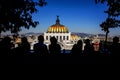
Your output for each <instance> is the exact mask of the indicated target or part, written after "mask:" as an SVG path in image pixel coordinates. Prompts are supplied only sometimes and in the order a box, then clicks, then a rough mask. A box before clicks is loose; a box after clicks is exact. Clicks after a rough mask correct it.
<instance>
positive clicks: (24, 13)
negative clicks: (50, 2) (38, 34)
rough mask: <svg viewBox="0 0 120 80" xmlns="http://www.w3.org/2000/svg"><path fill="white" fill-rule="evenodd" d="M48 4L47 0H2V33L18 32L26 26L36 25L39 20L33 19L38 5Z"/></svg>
mask: <svg viewBox="0 0 120 80" xmlns="http://www.w3.org/2000/svg"><path fill="white" fill-rule="evenodd" d="M44 5H46V2H45V0H10V1H9V0H0V33H1V32H6V31H11V33H17V32H19V31H21V28H22V27H24V28H26V29H29V28H30V26H32V27H36V25H37V24H38V21H33V20H32V14H33V13H35V12H37V11H38V9H37V8H36V7H37V6H40V7H42V6H44Z"/></svg>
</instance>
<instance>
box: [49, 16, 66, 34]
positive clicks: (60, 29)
mask: <svg viewBox="0 0 120 80" xmlns="http://www.w3.org/2000/svg"><path fill="white" fill-rule="evenodd" d="M47 33H68V29H67V28H66V27H65V26H64V25H61V24H60V20H59V16H57V20H56V24H54V25H52V26H50V27H49V28H48V30H47Z"/></svg>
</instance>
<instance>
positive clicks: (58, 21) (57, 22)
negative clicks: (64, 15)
mask: <svg viewBox="0 0 120 80" xmlns="http://www.w3.org/2000/svg"><path fill="white" fill-rule="evenodd" d="M56 24H60V20H59V16H58V15H57V20H56Z"/></svg>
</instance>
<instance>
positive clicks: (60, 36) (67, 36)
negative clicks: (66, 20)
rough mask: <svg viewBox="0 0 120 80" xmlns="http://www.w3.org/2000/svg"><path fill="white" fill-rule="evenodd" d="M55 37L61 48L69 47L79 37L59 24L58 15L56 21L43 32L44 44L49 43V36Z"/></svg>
mask: <svg viewBox="0 0 120 80" xmlns="http://www.w3.org/2000/svg"><path fill="white" fill-rule="evenodd" d="M52 36H54V37H56V38H57V40H58V43H59V44H60V45H61V47H62V49H71V48H72V46H73V44H75V43H76V42H77V41H78V40H79V39H80V37H78V36H77V35H75V34H71V32H69V30H68V29H67V27H65V26H64V25H62V24H60V20H59V16H57V19H56V23H55V24H53V25H51V26H50V27H49V28H48V29H47V31H46V32H44V39H45V44H47V45H49V44H50V37H52Z"/></svg>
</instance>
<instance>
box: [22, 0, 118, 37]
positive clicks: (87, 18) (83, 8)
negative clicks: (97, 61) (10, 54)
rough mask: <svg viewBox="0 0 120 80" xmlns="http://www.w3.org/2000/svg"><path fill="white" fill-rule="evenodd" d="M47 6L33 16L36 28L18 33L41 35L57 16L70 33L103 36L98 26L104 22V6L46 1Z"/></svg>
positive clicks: (72, 0) (82, 1)
mask: <svg viewBox="0 0 120 80" xmlns="http://www.w3.org/2000/svg"><path fill="white" fill-rule="evenodd" d="M46 2H47V5H46V6H43V7H40V8H38V12H37V13H35V14H33V20H34V21H38V22H39V25H37V26H36V28H31V27H30V29H29V30H27V29H22V31H21V32H20V33H28V32H34V33H43V32H46V31H47V29H48V28H49V27H50V26H51V25H53V24H55V21H56V16H57V15H59V19H60V23H61V24H63V25H65V26H66V27H67V28H68V30H69V31H70V32H81V33H90V34H100V33H102V34H105V32H104V31H102V30H101V28H100V26H99V25H100V24H101V23H102V22H103V21H105V20H106V17H107V14H105V13H104V10H106V9H107V6H106V5H105V4H100V3H99V4H96V3H95V1H94V0H46ZM109 34H110V35H119V34H120V28H113V29H110V33H109Z"/></svg>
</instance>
